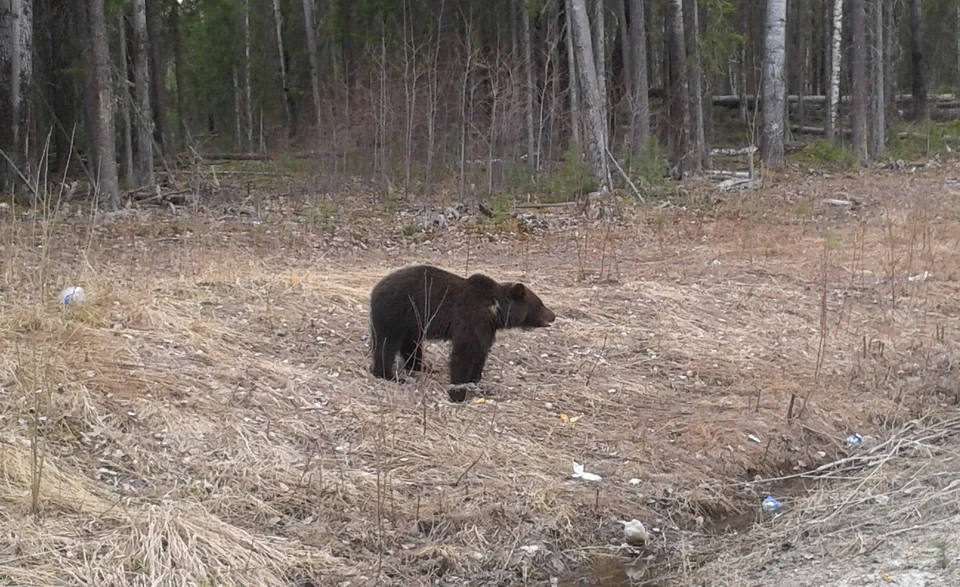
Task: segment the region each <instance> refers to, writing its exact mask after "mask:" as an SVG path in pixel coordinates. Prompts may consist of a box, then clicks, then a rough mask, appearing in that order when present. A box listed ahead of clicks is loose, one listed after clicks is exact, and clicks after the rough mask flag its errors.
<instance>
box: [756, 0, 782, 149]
mask: <svg viewBox="0 0 960 587" xmlns="http://www.w3.org/2000/svg"><path fill="white" fill-rule="evenodd" d="M786 24H787V2H786V0H767V20H766V31H765V34H764V41H763V54H764V58H763V132H762V134H761V135H760V157H761V158H762V159H763V163H764V165H766V166H769V167H774V168H776V167H782V166H783V164H784V156H783V131H784V125H783V123H784V113H785V109H784V107H785V104H784V100H785V95H784V94H785V89H784V85H785V84H784V74H783V67H784V58H785V56H786V34H787V29H786Z"/></svg>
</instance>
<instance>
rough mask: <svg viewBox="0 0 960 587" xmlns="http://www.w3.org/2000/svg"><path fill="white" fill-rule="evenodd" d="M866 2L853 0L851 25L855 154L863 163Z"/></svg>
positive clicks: (865, 93)
mask: <svg viewBox="0 0 960 587" xmlns="http://www.w3.org/2000/svg"><path fill="white" fill-rule="evenodd" d="M865 1H866V0H851V3H850V18H851V21H850V24H851V27H852V32H853V55H852V61H853V63H852V66H853V67H852V69H853V92H852V93H853V110H852V119H853V123H852V124H851V127H852V130H853V132H852V137H853V152H854V153H855V154H856V156H857V159H858V160H859V161H861V162H864V161H866V160H867V108H868V106H869V105H868V103H867V26H866V24H867V23H866V20H867V15H866V11H865V10H864V4H865Z"/></svg>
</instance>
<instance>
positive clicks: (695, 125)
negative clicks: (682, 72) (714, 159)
mask: <svg viewBox="0 0 960 587" xmlns="http://www.w3.org/2000/svg"><path fill="white" fill-rule="evenodd" d="M689 24H690V26H689V29H688V32H687V44H688V46H689V54H690V58H691V59H692V60H693V63H692V64H691V68H690V76H691V77H692V82H693V88H692V91H691V92H690V111H691V112H690V113H691V117H690V121H691V124H692V128H691V129H690V130H691V134H692V135H693V153H692V154H693V159H692V161H691V169H692V170H693V171H695V172H700V171H702V170H703V167H704V165H706V164H707V139H706V133H705V132H704V127H703V67H702V64H701V61H700V11H699V9H698V8H697V0H690V20H689Z"/></svg>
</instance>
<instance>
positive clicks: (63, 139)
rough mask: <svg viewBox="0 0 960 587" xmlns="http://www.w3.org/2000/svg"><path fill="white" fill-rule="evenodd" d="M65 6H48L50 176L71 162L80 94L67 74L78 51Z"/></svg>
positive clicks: (59, 175)
mask: <svg viewBox="0 0 960 587" xmlns="http://www.w3.org/2000/svg"><path fill="white" fill-rule="evenodd" d="M68 6H69V4H67V3H66V2H64V3H58V4H57V5H56V8H54V7H53V6H51V8H50V38H51V42H50V56H49V59H50V72H51V77H52V79H54V80H56V81H57V87H56V88H51V89H50V91H49V94H48V95H49V96H50V98H49V99H50V102H51V103H52V105H53V128H54V130H53V151H54V157H55V159H54V165H53V176H54V177H63V174H64V172H66V171H67V165H68V164H69V163H70V162H71V157H72V156H73V153H72V150H73V149H74V148H76V145H75V144H74V143H73V138H74V137H73V131H74V129H75V124H76V121H77V118H78V117H77V112H78V108H77V106H78V104H77V103H76V98H77V97H81V96H78V95H77V92H76V87H77V86H76V83H75V81H74V80H75V76H73V75H68V74H67V72H68V71H74V69H75V68H76V67H77V63H76V56H77V53H78V51H76V50H75V49H74V47H76V46H77V45H76V42H77V36H76V35H74V34H73V32H72V28H71V27H72V23H71V18H72V14H71V13H72V11H71V10H70V9H69V8H68ZM0 85H2V84H0ZM82 102H83V99H82V97H81V103H82ZM0 132H2V131H0ZM75 161H76V160H75V159H74V162H75Z"/></svg>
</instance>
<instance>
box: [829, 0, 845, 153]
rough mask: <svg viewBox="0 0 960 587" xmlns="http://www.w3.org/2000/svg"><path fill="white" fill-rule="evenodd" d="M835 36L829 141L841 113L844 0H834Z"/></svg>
mask: <svg viewBox="0 0 960 587" xmlns="http://www.w3.org/2000/svg"><path fill="white" fill-rule="evenodd" d="M832 32H833V36H832V37H831V44H830V83H829V86H828V88H829V89H828V92H829V93H828V96H827V101H828V104H827V119H826V131H827V132H826V135H827V140H828V141H831V142H832V141H833V140H834V137H835V136H836V129H837V115H838V114H839V113H840V60H841V57H843V54H842V53H841V52H840V41H841V39H842V38H843V0H833V30H832Z"/></svg>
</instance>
